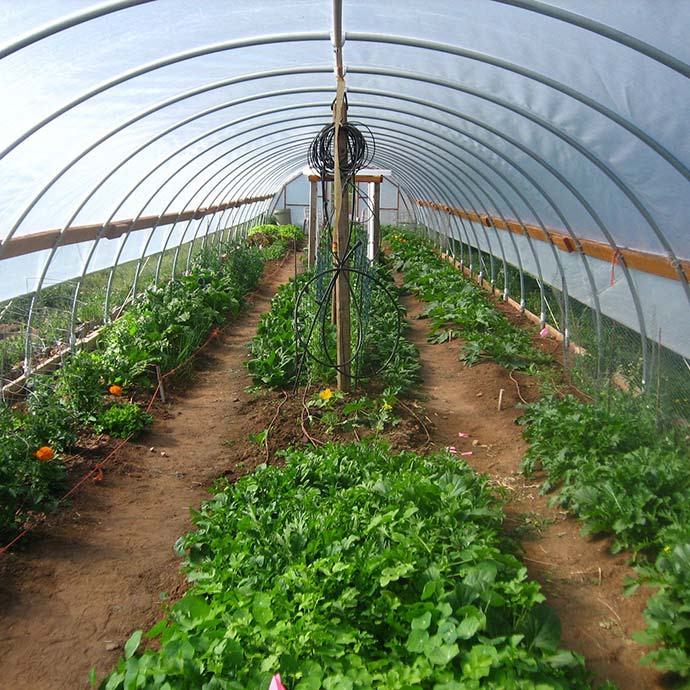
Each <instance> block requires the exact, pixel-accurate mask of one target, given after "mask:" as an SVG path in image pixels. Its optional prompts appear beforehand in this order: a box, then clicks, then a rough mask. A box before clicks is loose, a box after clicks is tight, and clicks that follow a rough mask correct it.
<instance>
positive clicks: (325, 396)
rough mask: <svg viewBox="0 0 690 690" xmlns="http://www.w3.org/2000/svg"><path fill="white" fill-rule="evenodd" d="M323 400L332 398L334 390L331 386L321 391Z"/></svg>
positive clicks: (320, 395)
mask: <svg viewBox="0 0 690 690" xmlns="http://www.w3.org/2000/svg"><path fill="white" fill-rule="evenodd" d="M319 397H320V398H321V400H330V399H331V398H332V397H333V391H332V390H331V389H330V388H326V389H325V390H322V391H321V392H320V393H319Z"/></svg>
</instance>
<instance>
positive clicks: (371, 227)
mask: <svg viewBox="0 0 690 690" xmlns="http://www.w3.org/2000/svg"><path fill="white" fill-rule="evenodd" d="M367 196H368V197H369V202H370V204H371V213H372V215H371V217H370V218H369V222H368V223H367V259H369V261H375V260H376V258H377V257H378V255H379V249H380V247H381V219H380V217H379V214H380V211H381V185H380V183H378V182H369V185H368V189H367Z"/></svg>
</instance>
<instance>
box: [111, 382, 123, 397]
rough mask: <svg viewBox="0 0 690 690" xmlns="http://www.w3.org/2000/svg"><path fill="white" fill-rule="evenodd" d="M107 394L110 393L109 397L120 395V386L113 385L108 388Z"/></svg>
mask: <svg viewBox="0 0 690 690" xmlns="http://www.w3.org/2000/svg"><path fill="white" fill-rule="evenodd" d="M108 393H110V395H122V386H118V385H116V384H113V385H112V386H110V388H108Z"/></svg>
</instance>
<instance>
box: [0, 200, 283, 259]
mask: <svg viewBox="0 0 690 690" xmlns="http://www.w3.org/2000/svg"><path fill="white" fill-rule="evenodd" d="M272 198H273V195H272V194H268V195H265V196H256V197H248V198H246V199H237V200H235V201H228V202H226V203H224V204H218V205H217V206H209V207H208V208H197V209H195V210H193V211H181V212H179V213H165V214H163V215H161V216H141V217H140V218H137V219H134V218H130V219H128V220H114V221H112V222H110V223H107V224H106V225H105V226H104V225H103V224H100V225H98V224H96V225H77V226H75V227H71V228H67V230H66V231H65V232H64V233H62V231H61V230H43V231H41V232H33V233H31V234H30V235H21V236H19V237H12V238H11V239H9V240H6V241H5V242H4V244H3V243H2V242H0V260H2V259H10V258H12V257H15V256H22V255H24V254H31V253H33V252H38V251H42V250H44V249H52V247H54V246H55V243H56V242H58V241H60V246H63V245H67V244H79V243H80V242H89V241H91V240H95V239H97V238H98V237H103V238H105V239H108V240H114V239H117V238H118V237H121V236H122V235H124V234H125V233H126V232H135V231H136V230H145V229H147V228H155V227H159V226H163V225H170V224H171V223H184V222H186V221H188V220H200V219H201V218H203V217H204V216H208V215H210V214H212V213H218V212H219V211H225V210H227V209H229V208H239V207H240V206H246V205H247V204H255V203H257V202H259V201H266V200H268V199H272Z"/></svg>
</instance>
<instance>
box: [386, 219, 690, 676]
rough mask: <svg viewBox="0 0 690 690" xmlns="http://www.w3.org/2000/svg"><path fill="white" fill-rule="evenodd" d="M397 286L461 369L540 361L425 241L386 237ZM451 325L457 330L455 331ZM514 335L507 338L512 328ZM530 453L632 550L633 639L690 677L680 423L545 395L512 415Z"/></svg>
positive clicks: (689, 498)
mask: <svg viewBox="0 0 690 690" xmlns="http://www.w3.org/2000/svg"><path fill="white" fill-rule="evenodd" d="M389 241H390V243H391V246H392V248H393V251H394V257H395V260H396V262H397V263H396V265H397V267H398V268H400V269H402V270H403V271H404V274H405V284H406V286H407V287H409V289H411V290H414V291H416V292H418V293H419V295H420V297H421V298H422V299H424V300H426V301H429V302H430V304H429V307H428V308H427V309H426V312H425V313H426V315H427V316H428V317H429V318H431V319H432V335H431V337H430V339H431V340H436V341H442V340H448V339H450V338H452V337H455V336H456V335H458V336H460V337H462V338H463V340H464V341H465V343H466V345H465V346H464V348H463V351H462V354H461V357H462V358H463V359H464V360H465V361H466V362H467V363H468V364H471V363H473V362H474V361H476V360H477V359H478V358H479V357H481V356H488V357H491V358H492V359H494V360H496V361H497V362H499V363H500V364H502V365H504V366H506V367H509V368H520V367H524V366H525V365H529V364H531V363H542V361H543V360H542V358H541V356H539V355H536V356H535V353H534V350H533V348H532V345H531V342H530V337H529V334H528V333H526V332H522V331H519V330H517V329H514V328H512V327H511V326H510V324H509V323H508V322H507V320H506V319H505V318H504V317H503V316H502V315H501V314H500V313H498V312H496V311H495V310H493V309H492V308H491V307H490V305H489V304H488V302H487V300H486V298H485V297H484V295H483V294H481V293H480V292H479V290H478V288H477V287H476V286H475V285H474V284H473V283H471V282H469V281H467V280H463V279H462V278H461V276H460V275H459V274H458V272H457V271H456V270H455V269H453V268H452V267H451V266H450V265H449V264H447V263H445V262H442V261H440V260H439V258H438V257H437V256H436V255H435V253H434V252H433V250H432V249H431V248H430V247H429V246H428V245H427V244H425V243H424V242H423V241H421V240H419V239H417V238H415V237H414V236H412V235H409V234H406V233H400V232H398V231H397V230H395V229H391V231H390V232H389ZM455 329H457V330H455ZM511 329H512V333H513V334H514V335H511ZM520 423H521V424H524V425H525V427H526V428H525V432H524V436H525V438H526V439H527V440H528V441H529V443H530V448H529V450H528V451H527V454H526V456H525V458H524V461H523V470H524V472H525V473H526V474H530V473H532V472H533V471H534V470H535V469H536V468H537V467H539V468H541V469H542V470H543V471H544V472H545V474H546V479H545V482H544V484H543V491H544V492H550V491H554V490H556V489H557V494H556V498H555V500H556V501H557V502H558V503H560V504H561V505H562V506H564V507H567V508H568V509H569V510H571V511H572V512H573V513H575V514H576V515H578V516H579V517H580V518H581V519H582V520H583V521H584V531H585V532H586V533H588V534H610V535H613V542H612V550H613V551H614V552H619V551H621V550H624V549H628V550H632V551H633V552H634V553H635V555H636V558H637V562H638V564H640V565H638V574H639V578H638V579H637V580H635V581H634V582H632V583H631V585H630V589H631V590H633V589H634V588H636V587H638V586H639V585H640V584H646V585H648V586H650V587H655V588H657V591H656V593H655V594H653V595H652V597H651V598H650V600H649V602H648V605H647V609H646V611H645V618H646V620H647V630H646V631H644V632H643V633H640V634H639V635H637V636H636V639H638V640H639V641H640V642H642V643H644V644H648V645H651V646H655V647H656V649H654V650H653V651H652V652H650V653H649V654H647V655H646V656H645V657H644V658H643V662H644V663H652V664H655V665H656V666H657V667H658V668H659V669H661V670H663V671H671V672H674V673H677V674H679V675H680V676H681V677H683V678H684V679H685V681H686V683H688V684H689V685H690V682H688V679H690V568H689V567H688V566H689V565H690V527H688V525H690V465H689V464H688V457H690V453H689V451H690V444H688V440H689V439H688V436H687V435H686V436H685V437H684V438H683V437H682V433H681V432H680V431H679V430H678V429H670V430H669V431H667V432H665V433H662V432H660V431H659V428H658V423H657V420H656V418H655V413H654V412H653V411H652V410H650V409H649V407H648V405H646V401H645V400H644V399H634V398H631V396H630V395H628V394H623V393H622V392H618V393H617V392H614V391H610V390H604V391H601V392H600V394H599V398H598V401H597V402H596V403H595V404H589V403H585V402H582V401H580V400H577V399H576V398H574V397H573V396H566V397H561V396H556V395H553V396H547V397H544V398H542V399H541V400H539V401H538V402H536V403H534V404H532V405H529V406H528V407H527V410H526V413H525V415H524V416H523V417H522V418H521V420H520Z"/></svg>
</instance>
